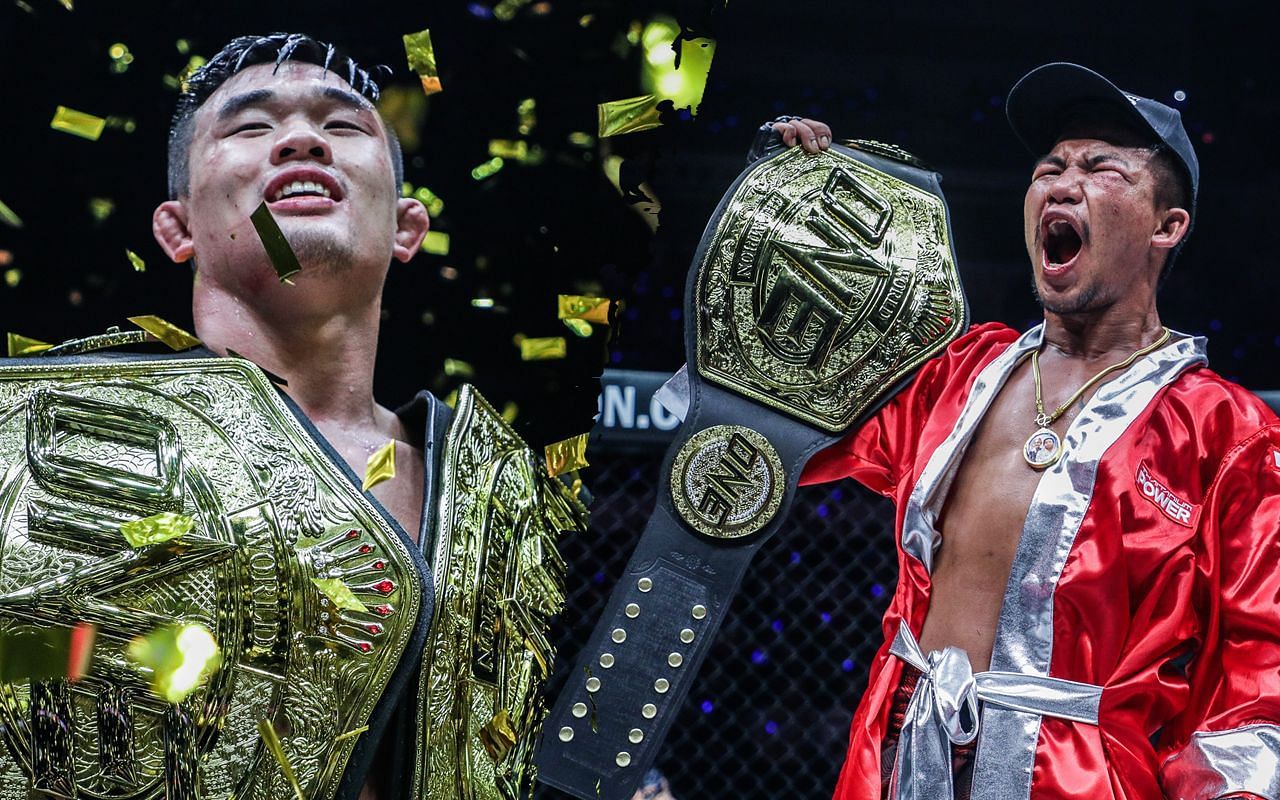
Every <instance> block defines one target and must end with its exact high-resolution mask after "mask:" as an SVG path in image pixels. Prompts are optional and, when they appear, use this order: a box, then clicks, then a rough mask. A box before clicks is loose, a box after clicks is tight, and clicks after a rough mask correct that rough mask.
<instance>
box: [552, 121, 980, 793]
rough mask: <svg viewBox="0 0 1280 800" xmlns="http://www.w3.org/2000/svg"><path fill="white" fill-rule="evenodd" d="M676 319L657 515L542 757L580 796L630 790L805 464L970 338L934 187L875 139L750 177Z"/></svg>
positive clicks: (773, 161)
mask: <svg viewBox="0 0 1280 800" xmlns="http://www.w3.org/2000/svg"><path fill="white" fill-rule="evenodd" d="M685 319H686V320H687V321H688V322H687V324H686V333H685V349H686V353H687V356H688V362H689V366H688V397H687V401H688V412H687V415H686V416H685V419H684V424H683V426H682V429H681V434H680V436H679V438H678V439H677V440H676V441H675V442H674V443H673V444H672V445H671V449H670V450H669V451H668V455H667V459H666V462H665V464H664V466H663V473H662V477H661V478H660V485H659V491H658V502H657V507H656V508H655V509H654V512H653V514H652V516H651V517H650V519H649V523H648V525H647V527H646V528H645V531H644V533H643V534H642V536H641V539H640V542H639V544H638V545H637V547H636V551H635V553H634V554H633V555H632V557H631V560H630V562H629V563H628V565H627V568H626V570H625V571H624V573H623V576H622V579H621V581H620V583H619V584H618V586H617V587H616V588H615V589H614V592H613V595H612V596H611V598H610V600H609V603H608V605H607V606H606V608H605V611H604V614H603V615H602V617H601V620H600V622H599V624H598V625H597V627H596V630H595V631H594V633H593V634H592V635H591V638H590V639H589V640H588V642H587V644H586V646H585V648H584V650H583V652H582V654H581V655H580V656H579V659H578V663H577V664H576V665H575V667H574V669H573V671H572V672H571V673H570V676H571V677H570V679H569V683H568V684H567V685H566V687H565V689H564V691H563V692H562V693H561V695H560V697H559V698H558V700H557V702H556V704H555V707H554V709H553V710H552V712H551V714H550V715H549V717H548V720H547V735H546V736H544V739H543V744H542V748H541V751H540V753H539V755H538V769H539V778H540V779H541V780H543V781H544V782H546V783H549V784H551V785H553V786H556V787H558V788H560V789H562V790H564V791H567V792H569V793H570V794H572V795H574V796H576V797H579V798H583V800H597V799H599V800H627V799H628V798H630V797H631V795H632V793H633V792H634V791H635V788H636V785H637V784H638V783H639V781H640V779H641V777H642V776H643V774H644V772H645V770H646V769H647V768H648V766H649V765H650V764H651V763H652V762H653V760H654V757H655V756H656V755H657V751H658V748H659V746H660V745H661V742H662V740H663V738H664V737H665V736H666V733H667V730H668V728H669V727H670V725H671V723H672V721H673V720H674V719H675V716H676V714H677V712H678V711H679V710H680V708H681V704H682V701H683V700H684V698H685V695H686V694H687V693H688V691H689V688H690V686H691V685H692V683H693V678H694V676H695V675H696V673H697V671H698V668H699V666H700V664H701V662H702V659H703V658H704V657H705V656H706V653H707V652H708V649H709V644H710V642H711V640H712V638H713V637H714V634H715V632H716V629H717V628H718V627H719V624H720V621H721V619H722V618H723V616H724V613H725V612H726V610H727V609H728V607H729V603H730V601H731V600H732V598H733V595H734V593H735V592H736V590H737V587H738V584H739V582H740V581H741V578H742V574H743V572H744V571H745V570H746V568H747V566H748V564H749V563H750V560H751V558H752V556H753V555H754V553H755V551H756V550H757V549H758V548H759V546H760V545H761V543H763V542H764V541H765V540H766V539H767V538H768V537H769V536H771V535H772V534H773V533H774V532H775V531H776V530H777V528H778V527H779V525H780V524H781V521H782V519H783V517H784V516H785V514H786V509H787V507H788V505H789V504H790V502H791V499H792V496H793V494H794V492H795V487H796V483H797V481H798V479H799V477H800V473H801V471H802V470H803V467H804V464H805V462H806V461H807V460H808V459H809V457H810V456H811V455H813V453H815V452H817V451H818V450H819V449H821V448H823V447H825V446H827V445H829V444H831V443H833V442H835V441H837V440H838V439H839V438H840V436H841V435H842V434H843V433H844V432H846V431H848V430H850V429H851V428H854V427H856V425H857V424H858V422H859V421H861V420H862V419H865V418H866V417H867V416H868V415H869V414H870V413H872V412H873V411H874V410H875V409H876V408H878V407H879V405H880V404H882V403H883V402H885V401H886V400H887V399H888V398H889V397H891V396H892V395H893V393H894V392H895V391H896V389H897V388H898V387H900V386H901V385H902V384H903V383H904V382H905V381H907V380H909V379H910V378H911V376H912V375H913V373H914V372H915V370H916V369H917V368H918V367H919V366H920V364H922V363H923V362H924V361H925V360H927V359H929V358H931V357H933V356H935V355H937V354H938V353H939V352H941V350H942V349H943V348H945V347H946V345H947V344H948V343H949V342H951V341H952V340H953V339H954V338H955V337H956V336H958V335H959V334H960V333H961V332H962V331H963V330H964V329H965V327H966V326H967V325H968V311H967V306H966V304H965V300H964V295H963V292H962V290H961V286H960V280H959V276H958V274H957V272H956V268H955V257H954V254H953V251H952V244H951V237H950V232H949V222H948V216H947V207H946V203H945V201H944V200H943V197H942V193H941V189H940V187H939V183H938V176H937V175H936V174H935V173H933V172H929V171H927V170H925V169H923V168H921V166H920V165H919V162H918V161H916V160H915V159H914V158H912V157H910V156H909V155H908V154H905V153H903V152H902V151H900V150H898V149H897V148H893V147H891V146H887V145H882V144H879V143H874V142H856V143H851V145H850V147H844V146H839V145H835V146H832V147H831V149H830V150H829V151H826V152H823V153H819V154H808V153H805V152H803V151H802V150H801V149H800V148H798V147H797V148H793V149H790V150H787V151H783V152H781V153H778V154H775V155H774V156H772V157H771V158H767V159H763V160H760V161H757V162H755V163H754V164H752V165H751V166H749V167H748V168H747V170H746V171H745V172H744V173H743V174H742V175H740V176H739V177H738V179H737V181H735V183H734V184H733V186H732V187H731V188H730V189H729V191H728V193H727V194H726V195H725V197H724V199H723V200H722V201H721V202H720V205H719V207H718V208H717V209H716V212H715V214H714V215H713V216H712V218H711V220H710V222H709V223H708V225H707V228H706V231H705V232H704V234H703V237H702V241H701V243H700V244H699V247H698V251H697V254H696V255H695V257H694V269H693V270H692V271H691V273H690V278H689V283H688V287H687V289H686V292H685Z"/></svg>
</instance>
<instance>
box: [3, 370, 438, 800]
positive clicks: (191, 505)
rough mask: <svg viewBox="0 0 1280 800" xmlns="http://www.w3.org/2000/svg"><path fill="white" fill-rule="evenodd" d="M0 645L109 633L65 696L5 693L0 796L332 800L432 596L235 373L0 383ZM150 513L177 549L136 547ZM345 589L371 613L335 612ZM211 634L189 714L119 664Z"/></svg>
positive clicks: (269, 392)
mask: <svg viewBox="0 0 1280 800" xmlns="http://www.w3.org/2000/svg"><path fill="white" fill-rule="evenodd" d="M0 469H2V470H3V474H2V476H0V631H4V632H15V633H20V632H22V631H24V630H29V629H31V628H35V627H48V626H64V627H71V626H74V625H76V624H77V623H80V622H91V623H94V624H96V625H97V626H98V637H97V645H96V647H95V653H94V659H93V662H92V666H91V668H90V671H89V674H88V675H87V676H85V677H84V678H83V679H82V680H79V681H77V682H75V683H67V682H64V681H38V682H35V683H28V684H23V685H19V684H6V685H0V737H2V738H3V739H4V743H5V745H6V746H5V747H4V748H0V800H26V799H27V798H28V797H29V796H31V792H32V790H33V789H34V790H36V791H37V792H42V793H43V794H42V795H41V796H51V797H80V798H91V799H92V800H115V799H116V798H119V800H125V798H129V799H130V800H133V799H135V798H136V799H137V800H143V799H144V798H159V797H167V798H171V800H195V798H204V797H218V798H225V797H228V796H233V797H236V798H241V799H242V800H250V799H260V800H274V799H275V798H280V797H286V796H290V795H292V790H291V789H290V788H289V785H288V783H287V782H286V780H285V778H284V776H283V774H282V770H281V767H280V765H279V764H278V763H277V762H276V760H275V759H274V758H272V756H271V755H270V754H269V753H267V752H266V751H265V750H264V746H263V743H262V741H261V738H260V735H259V733H258V728H257V725H258V723H259V721H260V720H264V719H266V720H270V721H271V723H272V725H273V727H274V728H275V729H276V730H277V731H279V732H280V738H281V741H282V743H283V747H284V750H285V752H286V753H287V755H288V757H289V760H290V762H291V764H292V767H293V770H294V772H295V773H296V775H297V778H298V781H299V783H300V785H301V787H302V789H303V791H304V793H305V795H306V797H308V798H316V799H318V800H324V799H325V798H332V797H334V795H335V793H336V791H337V787H338V782H339V780H340V778H341V775H342V772H343V769H344V768H345V766H346V763H347V759H348V758H349V757H350V754H351V751H352V748H353V747H354V746H355V742H356V737H354V736H346V737H343V736H342V734H344V733H347V732H349V731H352V730H357V729H359V728H361V727H362V726H363V725H365V724H366V722H367V721H368V719H369V716H370V714H371V713H372V711H373V708H374V705H375V704H376V702H377V701H378V699H379V698H380V697H381V695H382V693H383V691H384V689H385V687H386V685H387V683H388V682H389V680H390V677H391V674H392V671H393V670H394V668H395V667H396V665H397V663H398V662H399V660H400V658H401V657H402V655H403V653H404V650H405V648H406V646H407V644H408V640H409V637H410V635H411V633H412V628H413V623H414V620H415V619H416V617H417V615H418V612H419V609H420V607H421V605H422V602H423V596H422V582H421V578H420V577H419V576H418V575H417V573H416V572H415V571H414V569H413V567H412V562H411V560H410V556H409V553H408V551H407V549H406V546H405V545H404V543H403V542H402V541H401V539H400V538H399V537H398V536H397V535H396V534H395V533H393V531H392V530H391V528H390V527H389V526H388V523H387V522H386V521H385V520H384V519H383V518H382V517H381V515H380V514H379V513H378V512H377V511H376V510H375V509H374V508H373V506H372V505H371V504H370V503H369V502H368V501H367V500H366V499H365V497H364V496H363V495H362V494H361V493H360V492H359V491H358V489H357V488H356V487H355V486H354V485H352V483H351V481H350V480H349V479H348V478H347V477H346V476H345V475H344V474H343V473H342V472H341V471H340V469H339V468H338V467H337V466H336V465H334V464H333V463H332V462H331V461H330V460H329V458H328V457H327V456H326V455H325V454H324V453H323V452H322V451H321V450H320V448H319V446H318V445H317V444H316V442H315V441H314V440H313V439H312V438H311V437H310V435H309V434H308V433H307V432H306V430H305V429H304V428H303V427H302V426H301V424H300V423H299V422H298V420H297V419H296V418H295V417H294V416H293V414H292V413H291V412H290V411H289V410H288V408H287V407H286V406H285V405H284V403H283V401H282V400H281V398H280V397H279V396H278V393H277V391H276V389H275V388H274V387H272V386H271V384H270V383H269V382H268V381H267V380H266V378H265V377H264V376H263V375H262V373H261V372H260V371H259V370H257V369H256V368H254V367H252V366H251V365H249V364H248V363H247V362H244V361H241V360H238V359H192V360H185V359H184V360H167V359H166V360H154V359H152V360H129V359H119V360H116V361H113V362H110V363H94V364H66V363H58V362H41V361H39V360H35V359H23V360H21V361H10V362H5V363H3V365H0ZM159 511H172V512H177V513H182V514H185V515H188V516H190V517H193V518H194V519H195V528H194V529H193V530H192V531H191V532H190V533H189V534H187V535H184V536H182V537H181V538H178V539H174V540H171V541H167V542H163V543H161V544H155V545H146V546H142V547H137V548H134V547H130V545H129V544H128V542H127V541H126V540H125V538H124V537H123V535H122V534H121V532H120V527H119V526H120V523H121V522H124V521H128V520H131V519H137V518H139V517H143V516H148V515H151V514H154V513H157V512H159ZM334 577H337V578H341V579H342V581H343V582H344V583H346V584H347V585H348V586H349V587H350V588H351V590H352V592H353V593H354V594H355V596H356V597H357V598H359V599H360V600H361V601H362V602H363V603H364V604H365V606H366V608H367V609H368V610H367V611H352V610H346V609H339V608H335V607H334V606H333V605H332V604H331V603H330V601H329V600H328V599H327V598H326V597H325V596H324V595H323V594H322V593H321V592H320V591H318V590H317V589H316V587H315V585H314V584H313V583H312V580H313V579H314V578H334ZM178 621H182V622H199V623H200V624H202V625H204V626H205V627H207V628H208V629H209V630H210V631H212V632H213V634H214V637H215V638H216V640H217V641H218V643H219V646H220V648H221V650H222V654H223V665H222V667H221V669H219V670H218V671H217V672H215V673H214V674H213V676H212V677H211V679H210V681H209V682H208V683H207V685H205V686H204V687H202V688H201V689H199V690H198V691H196V692H195V693H194V694H193V695H191V696H190V697H188V698H187V699H186V700H185V701H184V702H183V703H182V704H181V705H174V704H171V703H167V702H164V701H162V700H160V699H158V698H157V697H156V696H155V695H154V694H152V692H151V691H150V689H149V685H148V682H147V680H146V676H145V675H143V674H141V673H140V672H139V668H137V667H136V666H134V665H133V664H132V662H130V661H129V660H128V659H127V658H126V657H125V652H124V651H125V648H126V646H127V644H128V642H129V640H130V639H131V638H132V637H133V636H136V635H138V634H142V633H147V632H149V631H151V630H153V629H154V628H156V627H157V626H160V625H163V624H169V623H173V622H178Z"/></svg>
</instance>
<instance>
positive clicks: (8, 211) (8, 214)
mask: <svg viewBox="0 0 1280 800" xmlns="http://www.w3.org/2000/svg"><path fill="white" fill-rule="evenodd" d="M0 221H3V222H4V224H6V225H8V226H9V227H10V228H21V227H22V218H21V217H19V216H18V215H17V214H15V213H14V212H13V209H12V208H9V207H8V206H7V205H5V204H4V201H3V200H0Z"/></svg>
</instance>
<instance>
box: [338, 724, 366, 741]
mask: <svg viewBox="0 0 1280 800" xmlns="http://www.w3.org/2000/svg"><path fill="white" fill-rule="evenodd" d="M368 732H369V726H368V725H361V726H360V727H359V728H352V729H351V730H349V731H347V732H346V733H340V734H338V735H337V736H335V737H333V740H334V741H335V742H345V741H346V740H348V739H354V738H356V737H357V736H359V735H360V734H362V733H368Z"/></svg>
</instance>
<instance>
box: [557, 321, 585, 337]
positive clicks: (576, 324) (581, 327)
mask: <svg viewBox="0 0 1280 800" xmlns="http://www.w3.org/2000/svg"><path fill="white" fill-rule="evenodd" d="M560 321H561V322H563V323H564V326H565V327H566V328H568V329H569V330H571V331H573V335H574V336H577V337H579V338H581V339H589V338H591V323H590V322H587V321H586V320H582V319H562V320H560Z"/></svg>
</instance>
